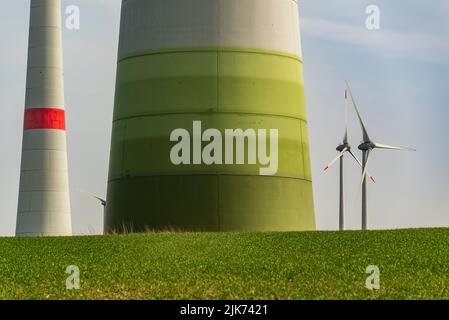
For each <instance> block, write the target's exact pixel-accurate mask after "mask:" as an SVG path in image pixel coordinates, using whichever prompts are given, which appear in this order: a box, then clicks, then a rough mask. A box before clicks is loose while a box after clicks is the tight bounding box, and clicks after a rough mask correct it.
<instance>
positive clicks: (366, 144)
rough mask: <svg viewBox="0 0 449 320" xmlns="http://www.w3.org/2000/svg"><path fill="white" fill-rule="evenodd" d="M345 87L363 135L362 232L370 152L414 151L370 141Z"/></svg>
mask: <svg viewBox="0 0 449 320" xmlns="http://www.w3.org/2000/svg"><path fill="white" fill-rule="evenodd" d="M346 85H347V87H348V90H349V94H350V95H351V100H352V104H353V105H354V108H355V111H356V113H357V117H358V119H359V122H360V127H361V128H362V133H363V142H362V143H361V144H360V145H359V149H360V150H361V151H362V153H363V159H362V181H361V187H362V230H366V229H367V217H368V206H367V192H366V176H367V174H368V163H369V159H370V155H371V154H372V151H373V150H374V149H387V150H400V151H416V150H415V149H412V148H407V147H398V146H392V145H387V144H382V143H378V142H374V141H372V140H371V139H370V137H369V135H368V131H367V130H366V126H365V124H364V123H363V120H362V117H361V115H360V112H359V108H358V107H357V103H356V102H355V99H354V96H353V94H352V91H351V87H350V86H349V83H348V82H347V81H346Z"/></svg>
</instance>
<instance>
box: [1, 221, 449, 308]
mask: <svg viewBox="0 0 449 320" xmlns="http://www.w3.org/2000/svg"><path fill="white" fill-rule="evenodd" d="M69 265H76V266H78V267H79V269H80V272H81V276H80V279H81V288H80V290H67V289H66V287H65V282H66V277H67V276H68V275H67V274H66V273H65V271H66V267H67V266H69ZM369 265H377V266H379V268H380V271H381V289H380V290H379V291H369V290H367V289H366V288H365V281H366V277H367V276H368V275H367V274H365V269H366V267H367V266H369ZM448 285H449V229H420V230H400V231H373V232H344V233H336V232H310V233H246V234H244V233H221V234H212V233H206V234H196V233H178V234H177V233H166V234H145V235H124V236H118V235H111V236H105V237H76V238H29V239H27V238H21V239H14V238H3V239H0V299H449V289H448Z"/></svg>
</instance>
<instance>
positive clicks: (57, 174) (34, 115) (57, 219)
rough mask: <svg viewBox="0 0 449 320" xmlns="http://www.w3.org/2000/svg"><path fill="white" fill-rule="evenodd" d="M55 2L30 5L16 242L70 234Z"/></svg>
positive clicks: (47, 0) (57, 1)
mask: <svg viewBox="0 0 449 320" xmlns="http://www.w3.org/2000/svg"><path fill="white" fill-rule="evenodd" d="M65 130H66V124H65V112H64V89H63V63H62V36H61V2H60V0H31V12H30V34H29V49H28V72H27V87H26V99H25V115H24V132H23V143H22V164H21V175H20V192H19V201H18V210H17V225H16V235H17V236H67V235H71V234H72V227H71V217H70V200H69V183H68V166H67V146H66V131H65Z"/></svg>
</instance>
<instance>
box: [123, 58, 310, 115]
mask: <svg viewBox="0 0 449 320" xmlns="http://www.w3.org/2000/svg"><path fill="white" fill-rule="evenodd" d="M303 83H304V81H303V75H302V64H301V63H300V62H299V61H297V60H294V59H290V58H287V57H285V56H279V55H270V54H260V53H257V54H255V53H248V52H209V51H201V52H181V53H180V52H172V53H164V54H159V55H147V56H139V57H134V58H132V59H127V60H124V61H121V62H120V63H119V64H118V70H117V89H116V99H115V111H114V120H119V119H126V118H130V117H135V116H147V115H153V114H156V115H160V114H183V113H213V112H224V113H226V112H230V113H238V114H242V115H244V114H266V115H278V116H284V117H292V118H297V119H302V120H305V119H306V118H307V116H306V108H305V97H304V84H303Z"/></svg>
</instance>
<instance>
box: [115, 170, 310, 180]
mask: <svg viewBox="0 0 449 320" xmlns="http://www.w3.org/2000/svg"><path fill="white" fill-rule="evenodd" d="M193 176H196V177H202V176H221V177H261V178H281V179H290V180H302V181H307V182H312V180H311V179H307V178H301V177H295V176H287V175H274V176H266V175H260V174H248V173H246V174H245V173H218V172H205V173H198V172H195V173H191V174H189V173H181V174H179V173H170V174H167V173H161V174H146V175H140V176H133V177H126V176H124V177H121V178H112V179H109V180H108V182H114V181H120V180H126V179H143V178H153V177H193Z"/></svg>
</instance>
